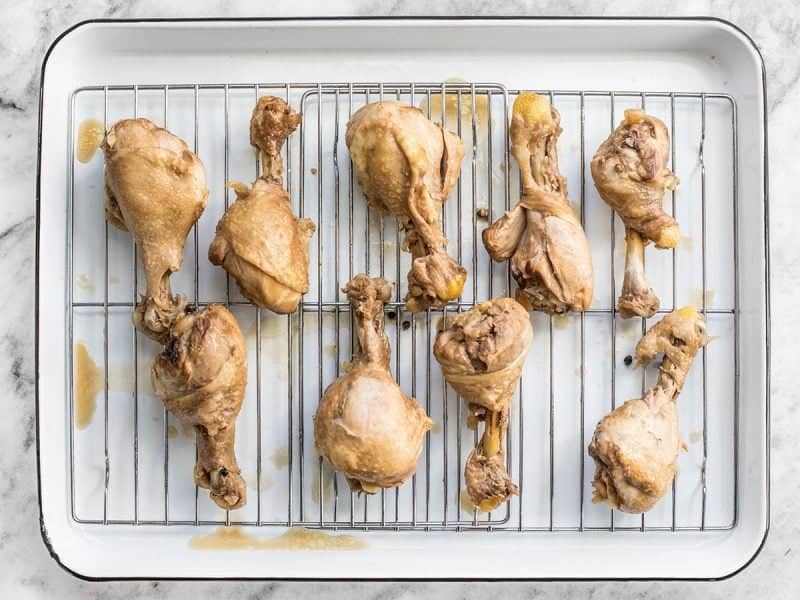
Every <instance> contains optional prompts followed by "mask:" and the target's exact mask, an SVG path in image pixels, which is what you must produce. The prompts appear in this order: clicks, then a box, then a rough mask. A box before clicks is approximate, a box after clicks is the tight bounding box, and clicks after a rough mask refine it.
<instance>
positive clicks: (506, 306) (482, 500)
mask: <svg viewBox="0 0 800 600" xmlns="http://www.w3.org/2000/svg"><path fill="white" fill-rule="evenodd" d="M532 338H533V329H532V328H531V322H530V317H529V316H528V313H527V312H526V311H525V309H524V308H523V307H522V306H521V305H520V304H519V303H518V302H516V301H515V300H512V299H511V298H497V299H495V300H489V301H488V302H483V303H481V304H479V305H477V306H475V307H473V308H472V309H470V310H468V311H467V312H465V313H462V314H460V315H457V316H455V317H453V318H451V319H448V321H447V324H446V327H445V328H444V329H443V330H442V331H441V332H439V334H438V335H437V336H436V343H435V344H434V346H433V354H434V356H435V357H436V360H438V361H439V364H440V365H441V366H442V371H443V372H444V377H445V379H446V380H447V382H448V383H449V384H450V385H451V386H453V389H455V390H456V392H458V394H459V395H460V396H461V397H462V398H463V399H464V400H465V401H466V402H467V404H468V406H469V409H470V411H471V413H472V414H471V417H470V418H469V419H468V421H467V423H468V424H469V425H470V426H471V427H474V426H475V425H476V422H477V421H479V420H480V421H484V423H485V428H484V432H483V436H482V438H481V441H480V443H479V445H478V446H477V447H476V448H475V449H474V450H473V451H472V452H471V453H470V455H469V458H468V459H467V464H466V467H465V469H464V479H465V481H466V484H467V493H468V494H469V497H470V500H471V501H472V503H473V505H474V506H475V507H477V508H478V510H481V511H484V512H488V511H491V510H493V509H495V508H496V507H497V506H498V505H499V504H500V503H502V502H504V501H505V500H507V499H508V498H509V497H510V496H511V495H512V494H517V493H518V489H517V486H516V485H515V484H514V482H513V481H511V477H510V476H509V474H508V472H507V471H506V467H505V462H506V461H505V455H506V453H505V445H504V439H503V438H504V437H505V432H506V429H507V428H508V409H509V404H510V402H511V398H512V396H513V395H514V389H515V388H516V386H517V382H518V381H519V378H520V375H521V373H522V366H523V364H524V363H525V357H526V356H527V355H528V348H529V347H530V344H531V339H532Z"/></svg>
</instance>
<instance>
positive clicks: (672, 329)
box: [589, 307, 709, 513]
mask: <svg viewBox="0 0 800 600" xmlns="http://www.w3.org/2000/svg"><path fill="white" fill-rule="evenodd" d="M708 342H709V338H708V336H707V335H706V324H705V320H704V319H703V316H702V315H701V314H700V313H698V312H697V311H696V310H695V309H694V308H692V307H686V308H682V309H679V310H676V311H674V312H672V313H670V314H668V315H666V316H665V317H664V318H663V319H662V320H661V321H659V322H658V323H656V324H655V325H654V326H653V327H651V328H650V330H649V331H648V332H647V333H646V334H645V336H644V337H643V338H642V339H641V340H640V341H639V343H638V344H637V346H636V351H635V353H634V357H635V359H636V361H637V364H639V365H640V366H643V365H646V364H647V363H649V362H650V361H651V360H653V359H654V358H655V357H656V356H657V355H658V354H661V353H663V354H664V359H663V361H662V363H661V367H660V368H659V374H658V381H657V382H656V385H655V386H653V387H652V388H650V389H649V390H647V392H645V394H644V396H643V397H642V398H641V399H635V400H628V401H627V402H626V403H625V404H623V405H622V406H620V407H619V408H617V409H616V410H614V411H613V412H611V413H610V414H608V415H607V416H606V417H604V418H603V419H602V420H601V421H600V423H598V425H597V428H596V429H595V432H594V436H593V438H592V441H591V443H590V444H589V455H590V456H591V457H592V458H593V459H594V462H595V467H596V468H595V474H594V480H593V481H592V486H593V487H594V495H593V498H592V501H593V502H604V503H606V504H608V505H609V506H610V507H611V508H616V509H618V510H621V511H623V512H628V513H642V512H646V511H648V510H650V509H651V508H653V506H655V504H656V503H657V502H658V501H659V500H660V499H661V498H662V497H663V496H664V494H666V493H667V491H668V490H669V488H670V486H671V485H672V481H673V479H674V478H675V475H676V473H677V468H678V467H677V462H678V456H679V454H680V452H681V451H684V450H685V449H686V445H685V444H684V442H683V440H682V439H681V435H680V431H679V428H678V409H677V405H676V400H677V398H678V395H679V394H680V392H681V389H682V388H683V383H684V381H685V379H686V375H687V373H688V372H689V368H690V367H691V364H692V361H693V360H694V357H695V355H696V354H697V352H698V351H699V350H700V349H701V348H702V347H703V346H705V345H706V344H707V343H708Z"/></svg>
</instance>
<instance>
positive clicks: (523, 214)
mask: <svg viewBox="0 0 800 600" xmlns="http://www.w3.org/2000/svg"><path fill="white" fill-rule="evenodd" d="M559 121H560V117H559V114H558V111H557V110H556V109H555V108H553V107H552V106H551V105H550V104H549V103H548V102H547V100H546V99H545V98H544V97H542V96H540V95H538V94H532V93H527V92H526V93H522V94H520V95H519V96H517V99H516V100H515V101H514V110H513V114H512V117H511V128H510V134H511V152H512V154H513V155H514V158H515V159H516V161H517V164H518V165H519V170H520V178H521V180H522V188H523V193H522V199H521V200H520V202H519V204H517V206H515V207H514V208H513V209H511V210H510V211H508V212H507V213H506V214H505V215H503V216H502V217H500V219H498V220H497V221H495V223H493V224H492V225H490V226H489V227H488V228H486V229H485V230H484V231H483V243H484V245H485V246H486V250H487V251H488V252H489V255H490V256H491V257H492V258H493V259H494V260H498V261H500V260H507V259H511V273H512V275H513V276H514V279H515V280H516V282H517V284H518V285H519V288H518V290H517V294H516V298H517V300H518V301H519V302H521V303H522V304H523V305H524V306H526V307H528V308H529V309H532V310H541V311H544V312H546V313H548V314H551V315H553V314H563V313H566V312H568V311H571V310H575V311H582V310H586V309H588V308H589V306H590V305H591V303H592V294H593V292H594V272H593V269H592V256H591V253H590V251H589V242H588V241H587V239H586V234H585V233H584V231H583V228H582V227H581V224H580V221H579V220H578V219H577V217H576V216H575V213H574V212H573V210H572V207H571V206H570V204H569V202H568V200H567V184H566V180H565V179H564V178H563V177H562V176H561V173H560V172H559V169H558V152H557V149H556V144H557V142H558V136H559V135H560V134H561V127H560V126H559Z"/></svg>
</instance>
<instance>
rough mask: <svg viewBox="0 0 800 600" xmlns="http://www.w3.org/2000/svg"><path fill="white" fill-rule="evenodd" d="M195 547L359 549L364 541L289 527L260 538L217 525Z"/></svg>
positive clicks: (193, 542)
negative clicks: (215, 528)
mask: <svg viewBox="0 0 800 600" xmlns="http://www.w3.org/2000/svg"><path fill="white" fill-rule="evenodd" d="M189 547H190V548H192V549H194V550H361V549H364V548H366V547H367V543H366V541H364V540H363V539H361V538H357V537H354V536H352V535H331V534H329V533H325V532H323V531H317V530H314V529H305V528H303V527H292V528H291V529H289V530H288V531H286V532H285V533H283V534H282V535H279V536H277V537H273V538H266V539H264V538H260V537H256V536H254V535H251V534H249V533H245V531H244V529H242V528H241V527H220V528H218V529H217V530H216V531H215V532H214V533H210V534H208V535H201V536H194V537H192V539H191V540H190V541H189Z"/></svg>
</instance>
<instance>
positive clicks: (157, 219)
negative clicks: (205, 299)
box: [103, 119, 208, 342]
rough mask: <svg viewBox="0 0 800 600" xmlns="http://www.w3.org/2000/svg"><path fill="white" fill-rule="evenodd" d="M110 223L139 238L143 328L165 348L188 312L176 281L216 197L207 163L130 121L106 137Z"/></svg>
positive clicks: (138, 320) (144, 123)
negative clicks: (192, 235) (194, 232)
mask: <svg viewBox="0 0 800 600" xmlns="http://www.w3.org/2000/svg"><path fill="white" fill-rule="evenodd" d="M103 151H104V153H105V159H106V170H105V189H106V219H107V220H108V222H109V223H111V224H112V225H114V226H115V227H118V228H120V229H122V230H123V231H130V232H131V234H133V237H134V239H135V240H136V244H137V246H138V248H139V250H140V252H141V258H142V264H143V266H144V272H145V277H146V279H147V291H146V293H145V295H144V296H142V299H141V301H140V303H139V305H138V306H137V307H136V310H135V311H134V314H133V322H134V324H135V325H136V328H137V329H139V330H141V331H142V332H143V333H145V334H146V335H147V336H149V337H151V338H153V339H154V340H156V341H159V342H164V341H165V340H166V338H167V335H168V331H169V328H170V326H171V325H172V323H173V322H174V321H175V319H177V318H178V317H179V316H180V315H182V314H183V312H184V310H185V308H186V299H185V298H184V297H183V296H175V297H173V296H172V292H171V290H170V284H169V277H170V275H171V274H172V273H174V272H175V271H177V270H178V269H179V268H180V266H181V263H182V262H183V246H184V244H185V243H186V236H188V235H189V231H190V230H191V228H192V225H194V223H195V221H197V219H198V218H199V217H200V214H201V213H202V212H203V209H204V208H205V206H206V201H207V199H208V188H207V187H206V176H205V170H204V169H203V163H201V162H200V159H199V158H197V156H195V155H194V154H193V153H192V152H191V151H190V150H189V147H188V146H187V145H186V143H185V142H184V141H183V140H181V139H180V138H178V137H177V136H175V135H173V134H172V133H170V132H169V131H167V130H166V129H162V128H160V127H156V126H155V125H154V124H153V123H151V122H150V121H148V120H147V119H125V120H122V121H119V122H117V123H116V124H115V125H114V126H113V127H112V128H111V130H110V131H109V132H108V133H107V134H106V138H105V141H104V143H103Z"/></svg>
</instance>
